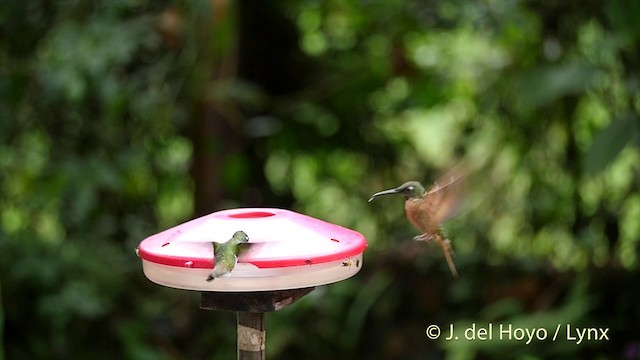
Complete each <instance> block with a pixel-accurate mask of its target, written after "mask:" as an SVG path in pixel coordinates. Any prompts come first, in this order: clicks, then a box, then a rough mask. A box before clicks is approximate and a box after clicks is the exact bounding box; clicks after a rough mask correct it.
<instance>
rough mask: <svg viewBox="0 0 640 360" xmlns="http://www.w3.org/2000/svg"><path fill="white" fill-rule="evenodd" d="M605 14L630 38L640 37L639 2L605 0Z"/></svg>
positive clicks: (614, 25)
mask: <svg viewBox="0 0 640 360" xmlns="http://www.w3.org/2000/svg"><path fill="white" fill-rule="evenodd" d="M606 9H607V14H608V15H609V18H610V19H611V24H612V25H613V27H614V28H617V29H619V30H620V32H622V33H624V34H625V35H627V36H629V37H630V38H631V39H638V38H639V37H640V23H639V22H638V19H640V2H638V1H635V0H611V1H607V7H606Z"/></svg>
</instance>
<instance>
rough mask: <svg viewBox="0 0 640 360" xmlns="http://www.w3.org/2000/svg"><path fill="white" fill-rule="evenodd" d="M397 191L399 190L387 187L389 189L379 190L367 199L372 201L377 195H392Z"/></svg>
mask: <svg viewBox="0 0 640 360" xmlns="http://www.w3.org/2000/svg"><path fill="white" fill-rule="evenodd" d="M399 192H400V191H399V190H398V189H389V190H384V191H380V192H377V193H375V194H373V195H371V198H370V199H369V202H371V201H373V199H375V198H377V197H378V196H382V195H392V194H397V193H399Z"/></svg>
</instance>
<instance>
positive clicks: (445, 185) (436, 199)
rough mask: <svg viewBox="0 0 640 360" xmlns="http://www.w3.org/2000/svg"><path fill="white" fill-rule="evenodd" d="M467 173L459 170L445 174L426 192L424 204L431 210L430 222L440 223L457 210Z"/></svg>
mask: <svg viewBox="0 0 640 360" xmlns="http://www.w3.org/2000/svg"><path fill="white" fill-rule="evenodd" d="M466 176H467V173H466V172H465V171H463V169H461V168H455V169H452V170H450V171H449V172H447V173H446V174H445V175H444V176H442V177H441V178H440V179H438V181H436V182H435V183H434V184H433V186H432V187H431V188H430V189H429V191H427V195H426V199H425V202H426V203H427V206H428V208H429V209H431V214H432V220H433V221H435V222H437V223H441V222H443V221H445V220H447V219H448V218H450V217H452V216H453V215H454V214H455V212H456V210H458V208H459V205H460V202H461V200H462V198H463V193H464V182H465V178H466Z"/></svg>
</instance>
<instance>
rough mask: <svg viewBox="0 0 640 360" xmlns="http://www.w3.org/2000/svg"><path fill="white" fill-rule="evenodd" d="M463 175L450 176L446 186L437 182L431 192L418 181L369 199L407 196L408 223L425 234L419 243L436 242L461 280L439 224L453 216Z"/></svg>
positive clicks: (453, 272) (379, 193) (417, 239)
mask: <svg viewBox="0 0 640 360" xmlns="http://www.w3.org/2000/svg"><path fill="white" fill-rule="evenodd" d="M464 176H465V174H463V173H461V172H459V173H455V174H454V175H451V176H449V177H447V178H446V182H444V184H443V185H440V184H439V183H438V182H435V183H434V184H433V186H432V187H431V188H430V189H429V190H428V191H427V190H425V188H424V186H422V184H420V183H419V182H417V181H409V182H406V183H404V184H402V185H400V186H398V187H397V188H395V189H389V190H384V191H380V192H377V193H375V194H373V196H371V198H370V199H369V202H371V201H372V200H373V199H375V198H376V197H378V196H382V195H391V194H399V195H402V196H404V198H405V202H404V209H405V211H406V213H407V218H408V219H409V222H411V224H413V226H415V227H416V228H418V230H420V231H422V235H418V236H416V237H414V238H413V239H414V240H416V241H430V240H436V241H437V242H438V244H439V245H440V246H441V247H442V251H443V252H444V255H445V257H446V259H447V263H448V264H449V269H450V270H451V273H452V274H453V276H454V277H455V278H458V271H457V270H456V265H455V264H454V262H453V258H452V256H453V250H452V249H451V243H450V241H449V239H445V238H444V237H442V235H441V234H440V224H441V223H442V221H444V220H445V219H447V218H448V217H449V216H451V213H452V212H453V210H454V208H455V206H456V204H457V198H458V194H457V193H458V192H456V191H451V190H453V189H452V188H453V186H454V185H456V184H459V183H460V181H461V180H462V179H463V178H464Z"/></svg>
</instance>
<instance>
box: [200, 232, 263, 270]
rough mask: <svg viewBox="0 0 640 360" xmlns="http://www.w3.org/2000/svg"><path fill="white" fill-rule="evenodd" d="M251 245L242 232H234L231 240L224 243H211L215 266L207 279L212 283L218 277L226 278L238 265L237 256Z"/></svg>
mask: <svg viewBox="0 0 640 360" xmlns="http://www.w3.org/2000/svg"><path fill="white" fill-rule="evenodd" d="M251 245H252V244H249V237H248V236H247V234H245V232H244V231H236V232H235V233H234V234H233V236H232V237H231V239H229V241H227V242H225V243H218V242H215V241H214V242H213V256H214V260H215V265H214V267H213V271H211V273H210V274H209V276H208V277H207V281H213V280H214V279H217V278H219V277H227V276H229V275H230V274H231V271H233V269H234V268H235V267H236V264H237V263H238V256H239V255H241V254H242V253H244V252H246V251H247V250H248V249H249V247H250V246H251Z"/></svg>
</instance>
